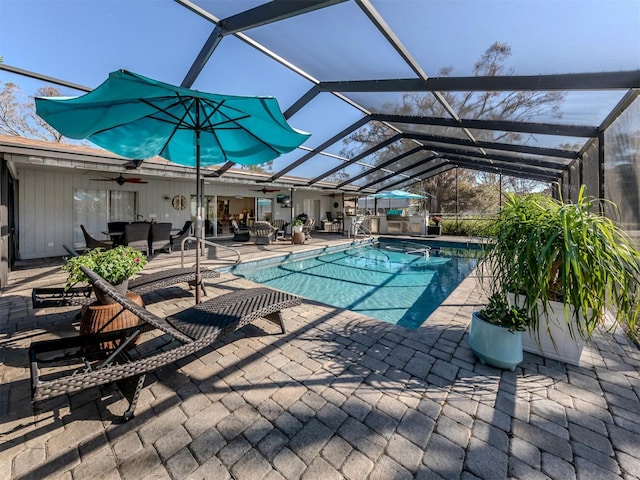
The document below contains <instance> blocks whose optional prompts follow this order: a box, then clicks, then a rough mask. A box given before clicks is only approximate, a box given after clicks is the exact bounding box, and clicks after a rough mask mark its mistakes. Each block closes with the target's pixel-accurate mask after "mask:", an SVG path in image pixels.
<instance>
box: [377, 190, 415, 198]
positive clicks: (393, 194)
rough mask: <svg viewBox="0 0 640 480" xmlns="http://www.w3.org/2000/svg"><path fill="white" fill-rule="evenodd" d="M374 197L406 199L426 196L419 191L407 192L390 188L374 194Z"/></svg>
mask: <svg viewBox="0 0 640 480" xmlns="http://www.w3.org/2000/svg"><path fill="white" fill-rule="evenodd" d="M372 196H373V197H374V198H406V199H418V198H424V197H423V196H422V195H418V194H417V193H411V192H405V191H404V190H388V191H386V192H380V193H376V194H374V195H372Z"/></svg>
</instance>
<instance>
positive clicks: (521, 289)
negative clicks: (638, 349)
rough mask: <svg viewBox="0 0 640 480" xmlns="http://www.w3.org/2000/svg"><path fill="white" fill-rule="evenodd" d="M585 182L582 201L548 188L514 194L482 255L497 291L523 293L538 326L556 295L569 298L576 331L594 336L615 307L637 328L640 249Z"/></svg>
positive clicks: (624, 322) (566, 309)
mask: <svg viewBox="0 0 640 480" xmlns="http://www.w3.org/2000/svg"><path fill="white" fill-rule="evenodd" d="M596 201H597V200H595V199H589V198H587V197H586V196H585V191H584V187H583V188H582V189H581V190H580V193H579V195H578V199H577V201H576V202H575V203H567V204H565V203H563V202H562V201H559V200H556V199H554V198H552V197H551V196H548V195H542V194H534V195H526V196H516V195H508V198H507V201H506V203H505V204H504V206H503V208H502V211H501V212H500V214H499V215H498V218H497V220H496V222H495V224H494V226H493V240H494V241H491V242H489V243H488V245H487V247H486V249H485V251H484V253H483V256H482V259H481V261H480V272H481V275H482V276H483V277H484V278H487V277H488V278H489V279H490V280H491V283H490V285H491V290H492V291H493V292H496V291H505V290H506V291H509V292H514V293H518V294H520V295H521V297H524V305H523V306H524V307H525V308H526V310H527V312H528V313H529V315H530V317H531V328H532V329H533V330H534V331H538V329H539V321H540V318H541V316H542V315H544V314H547V312H548V311H549V309H550V303H549V302H550V301H560V302H563V303H564V312H565V318H566V320H567V323H568V325H569V331H570V333H571V335H572V336H573V337H575V336H576V335H579V336H581V337H583V338H588V337H589V336H590V335H591V333H592V332H593V331H594V329H595V328H596V327H597V326H598V325H601V324H602V314H603V312H604V311H605V309H606V308H607V307H613V308H612V310H613V313H615V318H616V321H617V324H621V325H627V326H628V327H629V328H630V329H631V330H632V331H633V330H635V327H636V321H637V318H638V314H639V309H638V303H637V301H636V300H637V293H638V286H639V284H638V279H639V278H640V252H638V251H637V250H636V249H634V248H633V246H632V244H631V242H630V240H629V238H628V236H627V235H626V234H625V232H624V231H623V230H622V229H621V228H620V227H619V226H618V225H617V224H616V223H614V222H613V221H612V220H611V219H609V218H607V217H604V216H602V215H600V214H599V213H597V212H594V211H593V210H594V207H595V206H596Z"/></svg>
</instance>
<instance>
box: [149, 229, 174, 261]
mask: <svg viewBox="0 0 640 480" xmlns="http://www.w3.org/2000/svg"><path fill="white" fill-rule="evenodd" d="M149 250H150V251H151V255H155V253H156V251H157V250H166V251H167V252H169V253H170V252H171V223H168V222H161V223H152V224H151V227H150V230H149Z"/></svg>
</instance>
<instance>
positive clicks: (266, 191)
mask: <svg viewBox="0 0 640 480" xmlns="http://www.w3.org/2000/svg"><path fill="white" fill-rule="evenodd" d="M252 191H253V192H262V193H271V192H279V191H280V189H279V188H271V189H270V188H261V189H260V190H252Z"/></svg>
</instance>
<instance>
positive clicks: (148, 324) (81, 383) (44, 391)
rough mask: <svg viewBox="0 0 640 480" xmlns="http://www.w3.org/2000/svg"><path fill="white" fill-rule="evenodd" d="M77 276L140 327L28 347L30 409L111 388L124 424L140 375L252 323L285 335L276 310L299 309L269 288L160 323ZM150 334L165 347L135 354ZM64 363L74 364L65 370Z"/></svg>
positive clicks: (96, 280) (98, 282)
mask: <svg viewBox="0 0 640 480" xmlns="http://www.w3.org/2000/svg"><path fill="white" fill-rule="evenodd" d="M83 271H84V272H85V274H86V275H87V276H88V277H89V278H90V280H91V283H92V284H93V286H94V287H95V288H99V289H100V290H102V291H103V292H105V293H107V294H108V295H110V296H112V297H113V299H114V300H116V301H117V302H118V303H119V304H120V305H122V307H123V309H126V310H129V311H130V312H132V313H133V314H134V315H136V316H137V317H138V318H139V319H141V320H142V321H143V322H144V324H143V325H142V326H137V327H131V328H128V329H125V330H117V331H112V332H106V333H95V334H89V335H81V336H78V337H72V338H62V339H56V340H45V341H40V342H34V343H32V344H31V347H30V348H29V359H30V362H31V394H32V400H33V402H34V406H35V405H36V404H37V403H38V402H41V401H43V400H46V399H49V398H53V397H57V396H60V395H65V394H69V393H73V392H78V391H81V390H84V389H87V388H91V387H95V386H100V385H105V384H109V383H113V382H115V383H116V384H117V386H118V388H119V389H120V391H121V392H122V394H123V395H124V396H125V398H126V399H127V400H128V401H129V408H128V409H127V411H126V412H125V413H124V415H123V417H122V418H123V420H125V421H126V420H129V419H130V418H132V417H133V415H134V410H135V407H136V403H137V400H138V396H139V394H140V391H141V390H142V388H143V386H144V379H145V375H146V373H148V372H151V371H154V370H156V369H158V368H160V367H163V366H165V365H169V364H172V363H174V362H176V361H178V360H180V359H182V358H185V357H187V356H189V355H192V354H194V353H196V352H198V351H199V350H201V349H203V348H205V347H208V346H211V345H212V344H214V342H215V341H216V340H218V339H220V338H222V337H224V336H225V335H227V334H229V333H231V332H233V331H235V330H237V329H239V328H241V327H243V326H244V325H247V324H248V323H250V322H252V321H254V320H256V319H258V318H265V319H267V320H269V321H271V322H273V323H275V324H277V325H278V326H279V327H280V329H281V331H282V333H285V332H286V330H285V326H284V323H283V321H282V316H281V313H280V312H281V310H282V309H284V308H289V307H293V306H296V305H300V303H301V301H300V298H299V297H296V296H295V295H291V294H288V293H285V292H281V291H278V290H273V289H270V288H254V289H249V290H240V291H235V292H231V293H227V294H224V295H220V296H218V297H216V298H213V299H211V300H208V301H206V302H203V303H200V304H198V305H196V306H194V307H191V308H188V309H186V310H183V311H181V312H179V313H176V314H174V315H171V316H169V317H165V318H162V317H159V316H157V315H154V314H153V313H151V312H149V311H148V310H146V309H145V308H143V307H140V306H138V305H137V304H136V303H134V302H132V301H131V300H130V299H128V298H127V297H126V296H124V295H121V294H120V293H118V292H117V291H116V290H115V289H114V288H112V286H111V285H110V284H109V283H108V282H106V281H105V280H103V279H102V278H101V277H99V276H98V275H96V274H95V273H94V272H92V271H91V270H88V269H85V268H83ZM152 329H158V330H160V331H162V332H164V334H166V335H167V336H168V337H169V340H170V342H169V343H168V344H164V345H162V346H160V347H155V349H152V350H151V351H147V352H146V354H145V351H146V349H145V348H140V349H135V348H134V344H135V342H136V341H138V340H139V337H140V335H141V333H143V332H144V331H149V330H152ZM109 341H111V342H115V344H116V346H115V348H111V349H109V350H107V351H102V352H99V353H100V354H102V355H101V356H98V352H97V351H96V349H97V348H98V346H101V345H105V343H106V342H109ZM142 347H144V345H143V346H142ZM56 352H57V353H59V354H61V357H60V358H59V359H57V362H58V363H57V364H56V365H55V366H56V373H55V375H53V376H52V378H43V377H42V375H41V369H42V367H43V366H46V365H48V364H50V363H51V362H55V361H56V359H52V358H51V356H52V355H55V354H56ZM105 355H106V358H104V356H105ZM70 360H74V361H75V363H72V364H71V365H69V361H70ZM59 362H64V365H66V366H67V370H65V371H64V372H61V371H60V370H59V369H60V368H63V367H62V365H60V364H59Z"/></svg>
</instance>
